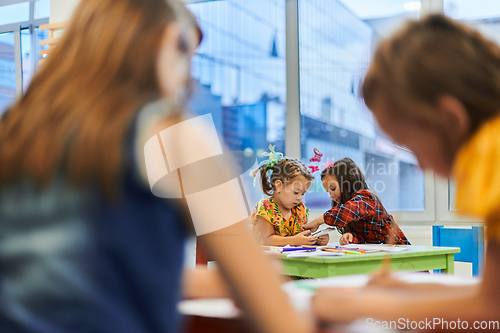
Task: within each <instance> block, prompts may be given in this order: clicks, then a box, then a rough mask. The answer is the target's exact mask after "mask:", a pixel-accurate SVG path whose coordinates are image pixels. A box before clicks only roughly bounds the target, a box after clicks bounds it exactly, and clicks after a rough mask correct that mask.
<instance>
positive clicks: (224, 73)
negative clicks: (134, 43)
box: [190, 0, 286, 206]
mask: <svg viewBox="0 0 500 333" xmlns="http://www.w3.org/2000/svg"><path fill="white" fill-rule="evenodd" d="M190 8H191V10H192V11H193V12H194V14H195V15H196V16H197V18H198V21H199V23H200V25H201V28H202V30H203V31H204V34H205V35H204V39H203V42H202V44H201V45H200V47H199V48H198V51H197V54H196V56H195V57H194V59H193V63H192V76H193V78H194V86H195V88H194V96H193V98H192V99H191V104H190V109H191V111H193V112H194V113H197V114H206V113H211V114H212V117H213V119H214V121H215V124H216V127H217V130H218V134H219V136H220V137H221V139H222V141H224V143H225V144H226V146H227V147H229V149H230V150H232V151H244V152H247V153H249V154H255V155H256V156H257V157H258V159H259V161H261V160H263V159H264V158H265V156H264V155H263V154H262V153H263V152H265V151H268V146H269V144H273V145H275V146H276V151H280V152H284V149H285V112H286V111H285V107H286V53H285V52H286V50H285V0H252V1H248V0H224V1H207V2H200V3H194V4H191V5H190ZM243 179H244V181H245V185H246V187H247V189H249V190H250V193H251V194H250V201H251V203H249V204H250V206H253V204H255V202H257V201H258V200H259V199H260V198H261V197H262V193H261V192H260V190H259V187H258V186H256V187H255V188H254V187H253V178H251V177H250V176H248V175H246V176H244V177H243Z"/></svg>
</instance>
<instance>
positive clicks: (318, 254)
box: [287, 251, 344, 258]
mask: <svg viewBox="0 0 500 333" xmlns="http://www.w3.org/2000/svg"><path fill="white" fill-rule="evenodd" d="M343 255H344V254H343V253H335V252H327V251H314V252H301V251H297V252H292V253H290V254H288V255H287V257H290V258H307V257H335V256H343Z"/></svg>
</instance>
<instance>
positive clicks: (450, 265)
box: [441, 253, 455, 274]
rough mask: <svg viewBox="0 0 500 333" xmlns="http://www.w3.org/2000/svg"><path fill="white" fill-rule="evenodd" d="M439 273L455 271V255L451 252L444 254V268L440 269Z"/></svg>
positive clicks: (452, 272)
mask: <svg viewBox="0 0 500 333" xmlns="http://www.w3.org/2000/svg"><path fill="white" fill-rule="evenodd" d="M441 273H448V274H454V273H455V255H454V254H453V253H450V254H447V255H446V268H445V269H442V270H441Z"/></svg>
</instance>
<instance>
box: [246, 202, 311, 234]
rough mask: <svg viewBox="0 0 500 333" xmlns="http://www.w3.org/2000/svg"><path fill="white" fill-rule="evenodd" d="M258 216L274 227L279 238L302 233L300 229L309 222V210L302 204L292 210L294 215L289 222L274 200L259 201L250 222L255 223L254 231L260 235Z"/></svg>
mask: <svg viewBox="0 0 500 333" xmlns="http://www.w3.org/2000/svg"><path fill="white" fill-rule="evenodd" d="M257 216H261V217H263V218H264V219H266V220H267V221H268V222H269V223H271V224H272V225H273V226H274V232H275V234H276V235H278V236H283V237H286V236H293V235H296V234H298V233H299V232H301V231H302V229H301V228H300V227H301V226H302V225H303V224H306V223H307V222H308V221H309V209H308V208H307V207H306V206H305V205H304V204H303V203H302V202H301V203H300V204H298V205H297V206H295V207H293V208H292V215H291V216H290V219H289V220H287V219H285V218H284V217H283V215H282V214H281V211H280V209H279V207H278V205H277V204H276V202H274V200H273V199H272V198H264V199H261V200H259V202H257V204H256V205H255V208H254V210H253V213H252V215H250V221H251V222H252V223H253V229H254V232H255V233H256V234H259V229H258V223H257Z"/></svg>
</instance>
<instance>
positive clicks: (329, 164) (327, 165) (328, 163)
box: [322, 161, 335, 170]
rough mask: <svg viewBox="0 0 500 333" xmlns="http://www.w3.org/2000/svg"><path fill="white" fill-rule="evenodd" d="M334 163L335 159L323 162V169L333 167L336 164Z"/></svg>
mask: <svg viewBox="0 0 500 333" xmlns="http://www.w3.org/2000/svg"><path fill="white" fill-rule="evenodd" d="M334 164H335V161H328V162H325V163H324V164H323V168H322V170H325V169H328V168H331V167H333V166H334Z"/></svg>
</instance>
